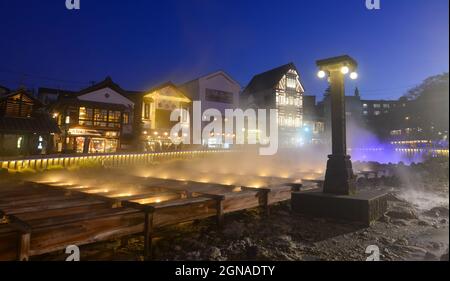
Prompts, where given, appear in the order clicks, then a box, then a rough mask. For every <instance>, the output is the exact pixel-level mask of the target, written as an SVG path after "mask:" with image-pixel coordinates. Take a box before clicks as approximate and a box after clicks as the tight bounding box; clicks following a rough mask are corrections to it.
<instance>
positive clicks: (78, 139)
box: [66, 129, 120, 154]
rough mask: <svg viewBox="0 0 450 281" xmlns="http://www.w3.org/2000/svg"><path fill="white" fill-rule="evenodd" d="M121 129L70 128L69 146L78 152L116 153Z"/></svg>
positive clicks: (67, 140)
mask: <svg viewBox="0 0 450 281" xmlns="http://www.w3.org/2000/svg"><path fill="white" fill-rule="evenodd" d="M119 137H120V133H119V131H101V130H89V129H70V130H69V132H68V138H67V139H66V142H67V146H68V147H70V148H72V149H73V151H75V152H76V153H85V154H87V153H114V152H117V150H118V148H119Z"/></svg>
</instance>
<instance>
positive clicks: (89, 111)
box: [46, 77, 134, 153]
mask: <svg viewBox="0 0 450 281" xmlns="http://www.w3.org/2000/svg"><path fill="white" fill-rule="evenodd" d="M46 90H47V91H48V89H46ZM127 95H128V92H127V91H125V90H123V89H122V88H121V87H120V86H118V85H117V84H116V83H114V82H113V81H112V79H111V78H110V77H107V78H106V79H105V80H103V81H102V82H100V83H98V84H95V85H93V86H91V87H88V88H86V89H84V90H81V91H79V92H69V91H62V92H61V94H59V95H58V98H57V101H56V102H53V103H52V104H51V105H50V109H49V110H50V112H51V114H52V115H53V117H54V118H55V120H57V123H58V125H59V127H60V128H61V131H62V138H61V139H60V140H59V142H58V151H61V152H66V153H113V152H117V151H120V150H125V149H130V148H131V147H132V139H133V108H134V102H133V101H131V100H130V99H129V98H128V96H127Z"/></svg>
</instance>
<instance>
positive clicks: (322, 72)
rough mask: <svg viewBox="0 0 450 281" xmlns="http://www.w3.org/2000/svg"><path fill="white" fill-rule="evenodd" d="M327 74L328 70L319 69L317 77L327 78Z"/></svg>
mask: <svg viewBox="0 0 450 281" xmlns="http://www.w3.org/2000/svg"><path fill="white" fill-rule="evenodd" d="M326 75H327V74H326V72H325V71H323V70H319V72H317V77H319V78H320V79H323V78H325V76H326Z"/></svg>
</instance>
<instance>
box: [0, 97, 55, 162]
mask: <svg viewBox="0 0 450 281" xmlns="http://www.w3.org/2000/svg"><path fill="white" fill-rule="evenodd" d="M59 133H60V130H59V128H58V126H57V124H56V122H55V120H53V119H52V118H51V116H50V115H49V114H48V113H46V112H45V110H43V105H42V103H41V102H40V101H38V100H37V99H35V98H34V97H33V96H32V95H30V94H29V93H27V91H26V90H24V89H21V90H18V91H15V92H10V93H5V92H4V93H3V94H0V155H1V156H16V155H33V154H48V153H52V152H54V138H55V135H57V134H59Z"/></svg>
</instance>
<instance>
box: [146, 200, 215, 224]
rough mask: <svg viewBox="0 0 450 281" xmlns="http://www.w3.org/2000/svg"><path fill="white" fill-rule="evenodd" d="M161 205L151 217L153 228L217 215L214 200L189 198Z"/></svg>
mask: <svg viewBox="0 0 450 281" xmlns="http://www.w3.org/2000/svg"><path fill="white" fill-rule="evenodd" d="M164 203H165V204H164ZM161 204H164V205H161V206H157V207H156V208H155V213H154V217H153V224H154V226H155V227H164V226H168V225H173V224H177V223H181V222H187V221H192V220H196V219H203V218H207V217H212V216H216V215H217V208H216V200H214V199H208V198H191V199H182V200H175V202H163V203H161Z"/></svg>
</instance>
